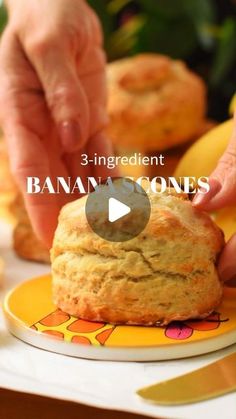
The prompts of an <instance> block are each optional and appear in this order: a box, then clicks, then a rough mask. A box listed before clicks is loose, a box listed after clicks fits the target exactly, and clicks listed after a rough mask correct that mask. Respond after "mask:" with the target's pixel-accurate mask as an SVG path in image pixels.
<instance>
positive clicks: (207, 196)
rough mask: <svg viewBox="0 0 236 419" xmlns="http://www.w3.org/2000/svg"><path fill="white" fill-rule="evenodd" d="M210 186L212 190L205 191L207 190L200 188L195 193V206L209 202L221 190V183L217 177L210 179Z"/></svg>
mask: <svg viewBox="0 0 236 419" xmlns="http://www.w3.org/2000/svg"><path fill="white" fill-rule="evenodd" d="M209 186H210V190H209V192H207V193H203V192H205V189H200V190H199V191H198V193H197V194H196V195H195V197H194V199H193V205H194V206H196V207H197V206H200V205H205V204H207V203H208V202H209V201H210V200H211V199H212V198H214V196H216V195H217V194H218V192H219V191H220V190H221V183H220V182H219V181H218V180H217V179H214V178H213V179H209Z"/></svg>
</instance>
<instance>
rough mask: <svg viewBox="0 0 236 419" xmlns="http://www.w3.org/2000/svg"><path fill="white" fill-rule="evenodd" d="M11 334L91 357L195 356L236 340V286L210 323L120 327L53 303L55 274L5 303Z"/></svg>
mask: <svg viewBox="0 0 236 419" xmlns="http://www.w3.org/2000/svg"><path fill="white" fill-rule="evenodd" d="M4 312H5V317H6V321H7V326H8V328H9V330H10V332H11V333H12V334H13V335H15V336H16V337H18V338H19V339H21V340H23V341H25V342H27V343H29V344H31V345H33V346H36V347H38V348H42V349H46V350H48V351H52V352H57V353H60V354H64V355H70V356H76V357H81V358H89V359H100V360H117V361H151V360H165V359H176V358H184V357H190V356H194V355H200V354H204V353H207V352H212V351H216V350H218V349H222V348H224V347H226V346H229V345H232V344H233V343H235V342H236V288H225V290H224V298H223V303H222V304H221V306H220V307H218V309H217V310H216V311H215V312H214V313H213V314H212V315H211V316H209V317H208V318H207V319H205V320H201V321H199V320H195V321H194V320H193V321H185V322H179V321H178V322H172V323H171V324H170V325H169V326H167V327H140V326H114V325H112V324H107V323H96V322H89V321H85V320H81V319H78V318H76V317H73V316H70V315H69V314H67V313H64V312H62V311H61V310H58V309H57V308H56V306H54V305H53V303H52V295H51V277H50V275H47V276H41V277H38V278H34V279H31V280H29V281H26V282H24V283H22V284H20V285H19V286H18V287H16V288H15V289H14V290H13V291H11V292H10V293H9V294H8V295H7V297H6V298H5V302H4Z"/></svg>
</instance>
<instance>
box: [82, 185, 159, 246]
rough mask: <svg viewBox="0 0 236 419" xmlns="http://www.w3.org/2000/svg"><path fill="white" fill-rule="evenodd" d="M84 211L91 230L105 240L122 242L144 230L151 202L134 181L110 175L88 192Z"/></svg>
mask: <svg viewBox="0 0 236 419" xmlns="http://www.w3.org/2000/svg"><path fill="white" fill-rule="evenodd" d="M85 211H86V217H87V220H88V223H89V225H90V227H91V228H92V230H93V231H94V233H96V234H97V235H98V236H100V237H102V238H103V239H105V240H109V241H113V242H123V241H127V240H131V239H133V238H134V237H136V236H138V235H139V234H140V233H141V232H142V231H143V230H144V228H145V227H146V225H147V223H148V221H149V218H150V212H151V205H150V201H149V198H148V196H147V194H146V192H145V190H144V189H143V188H142V187H141V186H140V185H139V184H138V183H136V182H133V181H132V180H130V179H127V178H119V179H115V180H114V179H113V180H112V179H111V178H110V179H108V181H107V183H106V184H103V185H98V186H97V187H96V188H95V191H94V192H92V193H90V194H89V196H88V198H87V202H86V208H85Z"/></svg>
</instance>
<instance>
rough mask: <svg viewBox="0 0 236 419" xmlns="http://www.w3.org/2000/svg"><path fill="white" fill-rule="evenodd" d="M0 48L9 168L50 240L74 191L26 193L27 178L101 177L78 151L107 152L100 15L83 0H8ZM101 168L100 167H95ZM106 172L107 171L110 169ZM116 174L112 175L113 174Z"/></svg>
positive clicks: (0, 106) (37, 226)
mask: <svg viewBox="0 0 236 419" xmlns="http://www.w3.org/2000/svg"><path fill="white" fill-rule="evenodd" d="M6 3H7V6H8V12H9V23H8V25H7V27H6V30H5V32H4V34H3V36H2V39H1V46H0V116H1V123H2V128H3V131H4V134H5V138H6V141H7V144H8V149H9V155H10V164H11V169H12V172H13V174H14V175H15V177H16V180H17V182H18V184H19V187H20V189H21V191H22V193H23V196H24V200H25V204H26V208H27V210H28V213H29V216H30V219H31V222H32V224H33V227H34V230H35V232H36V233H37V235H38V236H39V238H40V239H41V240H42V241H44V243H46V244H47V245H48V246H50V245H51V242H52V238H53V234H54V231H55V228H56V224H57V216H58V213H59V210H60V208H61V206H62V205H64V204H65V203H66V202H67V201H68V200H69V199H70V200H71V199H75V198H76V197H75V196H73V197H71V196H68V195H63V194H60V195H50V194H40V195H36V194H35V195H29V194H27V193H26V178H27V177H30V176H37V177H39V178H40V179H41V180H43V179H45V178H46V177H47V176H50V178H51V179H52V180H54V181H55V179H56V177H57V176H63V177H64V178H66V179H67V177H71V180H72V181H73V179H75V178H76V177H77V176H78V175H79V176H81V177H82V179H84V180H85V179H86V177H87V176H101V177H106V176H107V175H108V173H107V172H108V170H107V169H104V168H102V167H100V168H95V167H89V168H88V167H86V168H84V167H83V169H82V170H81V168H80V167H79V158H80V155H81V153H84V152H86V153H87V154H88V155H92V154H94V153H98V154H100V155H105V156H108V155H109V154H111V149H110V146H109V143H108V141H107V138H106V137H105V136H104V134H103V129H104V127H105V125H106V123H107V116H106V112H105V101H106V91H105V57H104V52H103V50H102V34H101V29H100V25H99V22H98V19H97V17H96V15H95V14H94V12H93V11H92V9H90V7H89V6H88V5H87V4H86V2H85V1H84V0H73V2H70V4H69V5H68V0H54V1H53V0H52V1H50V2H48V0H34V1H31V0H8V1H7V2H6ZM98 170H99V173H98ZM109 175H110V176H111V175H112V174H111V170H109ZM113 175H114V173H113Z"/></svg>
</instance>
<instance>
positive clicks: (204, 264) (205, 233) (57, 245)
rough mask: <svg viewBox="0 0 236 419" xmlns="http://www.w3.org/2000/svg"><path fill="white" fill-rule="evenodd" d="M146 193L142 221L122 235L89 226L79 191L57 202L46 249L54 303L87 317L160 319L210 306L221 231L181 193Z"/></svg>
mask: <svg viewBox="0 0 236 419" xmlns="http://www.w3.org/2000/svg"><path fill="white" fill-rule="evenodd" d="M149 197H150V201H151V217H150V220H149V223H148V224H147V226H146V228H145V229H144V230H143V232H142V233H141V234H139V235H138V236H137V237H136V238H134V239H132V240H129V241H126V242H116V243H114V242H109V241H105V240H103V239H102V238H100V237H99V236H97V235H96V234H95V233H94V232H93V231H92V230H91V228H90V227H89V225H88V222H87V220H86V215H85V203H86V199H87V198H86V197H84V198H82V199H79V200H77V201H74V202H72V203H70V204H67V205H66V206H65V207H64V208H63V209H62V211H61V214H60V217H59V224H58V228H57V230H56V233H55V238H54V243H53V248H52V251H51V261H52V275H53V301H54V303H55V304H56V305H57V306H58V307H59V308H60V309H62V310H63V311H65V312H67V313H69V314H71V315H74V316H78V317H81V318H83V319H87V320H92V321H105V322H109V323H114V324H137V325H138V324H139V325H152V324H160V325H166V324H168V323H169V322H171V321H173V320H186V319H193V318H204V317H207V316H208V315H209V314H210V313H211V312H212V311H213V310H214V309H215V308H216V307H217V306H218V304H219V303H220V301H221V298H222V283H221V281H220V279H219V277H218V273H217V270H216V261H217V256H218V255H219V253H220V251H221V249H222V247H223V245H224V238H223V234H222V232H221V230H220V229H219V228H218V227H217V226H216V225H215V224H214V222H213V221H212V220H211V218H210V217H209V215H207V214H206V213H204V212H201V211H199V210H198V209H195V208H193V206H192V204H191V202H190V201H189V200H188V197H187V196H186V195H185V194H180V195H177V194H176V192H175V191H174V190H170V191H169V192H166V193H164V194H154V193H150V195H149ZM124 219H125V217H124ZM121 220H122V219H121ZM121 220H120V221H121Z"/></svg>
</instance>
